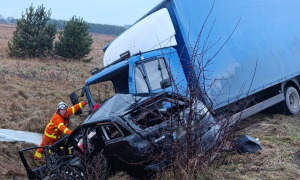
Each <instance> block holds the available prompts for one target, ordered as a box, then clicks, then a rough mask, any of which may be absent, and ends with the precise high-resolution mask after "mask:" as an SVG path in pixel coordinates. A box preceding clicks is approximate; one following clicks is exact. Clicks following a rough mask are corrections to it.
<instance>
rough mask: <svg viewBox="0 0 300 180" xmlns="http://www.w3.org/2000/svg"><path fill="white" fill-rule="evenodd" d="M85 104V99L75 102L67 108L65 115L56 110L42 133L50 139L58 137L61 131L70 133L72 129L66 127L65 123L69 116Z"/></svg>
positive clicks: (66, 123)
mask: <svg viewBox="0 0 300 180" xmlns="http://www.w3.org/2000/svg"><path fill="white" fill-rule="evenodd" d="M85 105H86V102H85V101H82V102H80V103H78V104H75V105H74V106H72V107H70V108H68V109H67V111H66V114H65V115H61V114H59V111H58V110H57V111H56V112H55V113H54V115H53V117H52V118H51V120H50V122H49V123H48V125H47V127H46V129H45V133H44V135H45V136H47V137H49V138H51V139H59V138H60V135H61V134H62V133H65V134H71V132H72V131H71V130H70V129H68V128H67V125H68V123H69V121H70V116H71V115H72V114H74V113H75V112H76V111H78V110H79V109H80V108H82V107H83V106H85Z"/></svg>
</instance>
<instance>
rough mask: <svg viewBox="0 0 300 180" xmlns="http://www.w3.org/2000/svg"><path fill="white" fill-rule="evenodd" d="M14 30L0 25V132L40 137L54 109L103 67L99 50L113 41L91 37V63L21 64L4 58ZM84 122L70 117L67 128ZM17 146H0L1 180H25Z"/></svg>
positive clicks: (52, 61) (36, 61)
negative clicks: (21, 178)
mask: <svg viewBox="0 0 300 180" xmlns="http://www.w3.org/2000/svg"><path fill="white" fill-rule="evenodd" d="M14 30H15V26H14V25H7V24H0V90H1V93H0V98H1V100H2V103H0V128H7V129H15V130H24V131H31V132H38V133H43V131H44V128H45V126H46V124H47V123H48V122H49V120H50V118H51V117H52V115H53V113H54V111H55V109H56V105H57V104H58V103H59V102H60V101H64V102H66V103H67V104H69V105H71V102H70V99H69V94H70V93H71V92H72V91H74V90H76V89H78V88H80V87H82V86H83V85H84V82H85V80H86V79H87V78H88V77H90V70H91V69H93V68H94V67H100V68H101V67H102V58H103V51H102V47H104V46H105V45H106V44H107V43H108V42H110V41H111V40H113V39H114V37H113V36H105V35H97V34H93V35H92V37H93V40H94V43H93V50H92V52H91V53H90V54H89V57H88V58H91V57H92V58H93V59H92V60H91V62H81V61H77V60H56V59H50V58H46V59H25V60H20V59H14V58H8V57H7V54H6V49H7V42H8V41H9V40H10V39H11V38H12V36H13V31H14ZM81 100H84V98H82V99H81ZM85 108H87V107H85ZM83 120H84V118H80V117H75V116H72V118H71V123H70V125H69V127H70V128H71V129H73V128H74V127H75V126H76V125H78V124H79V123H81V122H82V121H83ZM20 146H21V145H20V144H12V143H2V142H1V153H0V168H1V172H0V179H15V176H18V177H19V176H21V177H23V179H27V178H26V172H25V169H24V167H23V165H22V164H21V161H20V159H19V156H18V153H17V151H18V150H20V149H22V148H23V147H22V148H21V147H20ZM7 162H10V163H9V164H7Z"/></svg>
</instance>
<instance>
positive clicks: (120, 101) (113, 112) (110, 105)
mask: <svg viewBox="0 0 300 180" xmlns="http://www.w3.org/2000/svg"><path fill="white" fill-rule="evenodd" d="M159 94H160V93H159ZM154 96H157V94H153V93H151V94H150V93H145V94H115V95H114V96H112V97H110V98H109V99H107V100H106V101H105V102H104V103H103V104H102V105H101V106H100V107H99V108H98V109H97V110H96V111H95V112H93V113H92V114H91V115H90V116H89V117H88V118H87V119H86V120H85V121H84V122H83V123H82V124H83V125H84V124H89V123H94V122H99V121H101V119H106V118H107V117H109V116H121V115H123V114H124V112H127V111H128V110H130V109H133V108H134V107H137V106H139V105H141V104H142V103H143V102H145V101H147V100H148V99H152V98H153V97H154Z"/></svg>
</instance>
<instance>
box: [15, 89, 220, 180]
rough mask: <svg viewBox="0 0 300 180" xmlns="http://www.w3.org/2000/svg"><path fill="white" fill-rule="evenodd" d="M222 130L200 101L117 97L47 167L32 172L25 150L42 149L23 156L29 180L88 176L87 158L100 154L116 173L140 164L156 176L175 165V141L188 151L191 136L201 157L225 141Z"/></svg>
mask: <svg viewBox="0 0 300 180" xmlns="http://www.w3.org/2000/svg"><path fill="white" fill-rule="evenodd" d="M189 116H190V117H189ZM221 129H222V128H221V126H220V125H219V124H217V123H216V122H215V121H214V119H213V117H212V116H211V115H210V114H209V112H208V110H207V109H206V107H205V106H204V105H203V104H202V102H200V101H198V102H196V101H193V102H191V101H189V98H184V97H182V96H179V95H177V94H176V95H174V94H170V93H166V92H161V93H143V94H136V95H133V94H116V95H114V96H112V97H111V98H109V99H107V100H106V101H105V102H104V103H103V104H102V105H101V106H100V107H99V108H97V109H96V110H95V111H93V112H92V113H91V114H90V115H89V116H88V118H87V119H86V120H85V121H84V122H83V123H82V124H81V125H79V126H78V127H77V128H76V129H75V130H74V131H73V132H72V133H71V134H70V135H68V136H65V137H64V138H62V139H61V140H59V141H58V142H56V143H55V144H53V145H51V146H50V147H48V148H45V149H46V150H47V151H45V149H44V156H46V157H47V158H46V163H45V165H43V166H41V167H38V168H36V169H31V168H30V167H29V165H28V163H27V161H26V159H25V156H24V152H25V151H28V150H32V149H36V148H38V147H32V148H27V149H23V150H20V151H19V155H20V157H21V160H22V162H23V164H24V166H25V169H26V170H27V173H28V178H29V179H47V178H51V179H55V178H56V177H60V178H61V174H62V173H63V174H65V175H66V176H68V178H70V177H71V176H74V177H75V176H76V177H80V176H82V177H84V176H85V168H86V167H85V166H86V165H85V164H84V162H82V158H81V157H82V156H84V157H85V158H87V159H92V158H94V157H95V156H96V155H97V154H99V153H103V155H104V156H105V157H106V159H107V162H108V164H109V165H110V168H111V167H116V168H117V167H128V165H129V166H130V165H136V164H138V165H139V166H142V167H143V168H144V169H145V170H151V171H152V170H154V171H155V170H159V169H160V168H162V167H164V166H167V165H168V164H170V162H171V161H172V154H173V151H172V150H173V148H174V147H173V146H174V143H175V142H177V144H179V146H180V147H183V146H185V143H186V141H185V135H186V134H187V131H188V132H189V135H190V137H191V138H192V141H193V143H194V144H198V146H197V149H196V151H197V152H196V153H204V152H208V151H210V150H212V149H213V147H214V146H215V145H216V144H218V142H219V141H221V138H222V133H223V132H222V131H221ZM48 150H49V151H50V153H48V152H49V151H48ZM124 164H126V166H124ZM122 165H123V166H122ZM63 167H69V169H68V168H67V169H65V168H63ZM74 168H75V169H76V171H74ZM63 169H64V170H63ZM49 172H50V173H49Z"/></svg>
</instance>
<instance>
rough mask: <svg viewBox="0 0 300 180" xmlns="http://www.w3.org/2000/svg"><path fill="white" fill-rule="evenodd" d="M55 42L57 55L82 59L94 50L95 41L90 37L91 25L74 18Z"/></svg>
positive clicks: (67, 23) (68, 22)
mask: <svg viewBox="0 0 300 180" xmlns="http://www.w3.org/2000/svg"><path fill="white" fill-rule="evenodd" d="M58 39H59V41H58V42H55V54H56V55H58V56H62V57H64V58H72V59H82V58H83V57H85V56H86V55H88V54H89V53H90V52H91V50H92V44H93V39H92V37H91V35H89V24H88V23H87V22H85V21H84V20H83V19H82V18H76V16H73V17H72V18H71V19H70V20H69V21H67V22H66V24H65V27H64V30H63V31H61V32H59V36H58Z"/></svg>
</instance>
